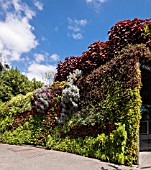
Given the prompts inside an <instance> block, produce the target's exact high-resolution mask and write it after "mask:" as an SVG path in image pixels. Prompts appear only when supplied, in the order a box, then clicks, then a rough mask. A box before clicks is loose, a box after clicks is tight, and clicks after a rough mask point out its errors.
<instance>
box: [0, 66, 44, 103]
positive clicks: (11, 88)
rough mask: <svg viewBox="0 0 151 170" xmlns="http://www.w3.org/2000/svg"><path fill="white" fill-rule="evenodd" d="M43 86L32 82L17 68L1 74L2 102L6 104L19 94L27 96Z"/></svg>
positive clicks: (0, 89)
mask: <svg viewBox="0 0 151 170" xmlns="http://www.w3.org/2000/svg"><path fill="white" fill-rule="evenodd" d="M42 86H43V83H42V82H39V81H36V80H35V79H33V80H32V81H30V80H29V79H28V78H27V77H26V76H25V75H23V74H21V73H20V72H19V70H18V69H17V68H15V69H14V68H11V69H10V70H4V71H2V72H0V100H1V101H2V102H6V101H8V100H10V99H11V98H12V97H13V96H16V95H18V94H23V95H25V94H27V93H28V92H31V91H33V90H34V89H37V88H40V87H42Z"/></svg>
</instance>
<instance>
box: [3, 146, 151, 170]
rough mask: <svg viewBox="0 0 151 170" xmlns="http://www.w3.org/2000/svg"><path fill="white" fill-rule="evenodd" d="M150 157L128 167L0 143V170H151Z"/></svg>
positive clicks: (145, 155)
mask: <svg viewBox="0 0 151 170" xmlns="http://www.w3.org/2000/svg"><path fill="white" fill-rule="evenodd" d="M150 156H151V153H150V152H147V154H146V152H143V154H141V153H140V162H141V165H140V166H139V167H138V166H133V167H126V166H123V165H115V164H112V163H106V162H102V161H99V160H97V159H92V158H87V157H83V156H79V155H75V154H70V153H66V152H60V151H54V150H47V149H44V148H37V147H33V146H28V145H27V146H26V145H22V146H18V145H8V144H2V143H0V170H134V169H135V170H136V169H137V170H138V169H147V170H149V169H150V170H151V166H150V165H151V157H150ZM147 160H148V162H147ZM145 161H146V162H145Z"/></svg>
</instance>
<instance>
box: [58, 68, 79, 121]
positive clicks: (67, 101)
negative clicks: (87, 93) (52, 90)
mask: <svg viewBox="0 0 151 170" xmlns="http://www.w3.org/2000/svg"><path fill="white" fill-rule="evenodd" d="M81 74H82V72H81V71H80V70H78V69H76V70H75V71H74V73H72V74H71V73H70V74H69V76H68V79H67V83H66V87H65V89H63V91H62V112H61V116H62V118H63V117H65V116H71V115H72V114H73V113H75V112H76V111H77V108H78V102H79V98H80V94H79V88H78V87H77V86H75V85H74V82H75V81H76V80H77V79H78V78H79V77H80V76H81Z"/></svg>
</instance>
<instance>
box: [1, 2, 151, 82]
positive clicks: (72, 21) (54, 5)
mask: <svg viewBox="0 0 151 170" xmlns="http://www.w3.org/2000/svg"><path fill="white" fill-rule="evenodd" d="M135 17H137V18H141V19H144V18H150V17H151V0H0V53H2V55H3V61H4V60H5V61H6V62H8V63H9V64H10V65H11V66H13V67H17V68H18V69H19V70H20V71H21V72H22V73H23V74H26V75H27V76H28V77H29V78H30V79H32V78H34V77H35V78H36V79H37V80H42V77H43V74H44V73H46V72H55V71H56V67H57V63H58V62H59V61H64V59H65V57H69V56H80V55H81V54H82V52H83V51H86V50H87V47H88V46H89V45H90V44H91V43H93V42H95V41H97V40H100V41H106V40H107V39H108V35H107V32H108V30H109V29H110V28H111V27H112V26H113V25H114V24H115V23H116V22H117V21H119V20H124V19H133V18H135Z"/></svg>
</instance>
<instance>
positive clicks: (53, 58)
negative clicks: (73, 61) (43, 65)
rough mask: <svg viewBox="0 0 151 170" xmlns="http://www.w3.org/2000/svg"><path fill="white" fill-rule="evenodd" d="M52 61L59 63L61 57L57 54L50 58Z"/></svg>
mask: <svg viewBox="0 0 151 170" xmlns="http://www.w3.org/2000/svg"><path fill="white" fill-rule="evenodd" d="M50 59H51V60H52V61H57V60H59V56H58V55H57V54H52V55H51V56H50Z"/></svg>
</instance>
